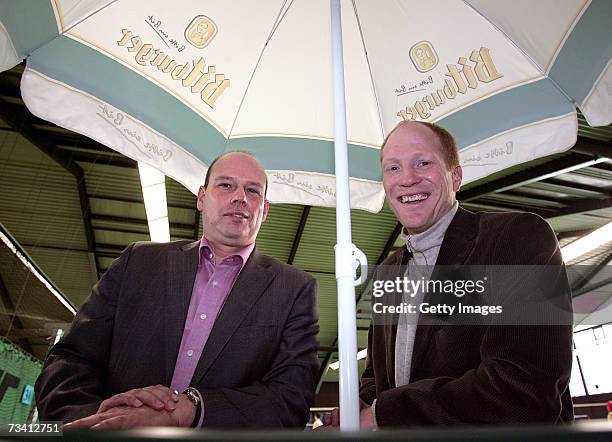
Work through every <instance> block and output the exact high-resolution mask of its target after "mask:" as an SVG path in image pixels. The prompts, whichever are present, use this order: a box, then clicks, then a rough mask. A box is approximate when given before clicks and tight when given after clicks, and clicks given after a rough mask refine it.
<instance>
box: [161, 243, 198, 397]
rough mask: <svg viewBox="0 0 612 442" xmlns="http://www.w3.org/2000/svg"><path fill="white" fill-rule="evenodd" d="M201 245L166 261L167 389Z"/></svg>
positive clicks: (185, 248) (190, 246)
mask: <svg viewBox="0 0 612 442" xmlns="http://www.w3.org/2000/svg"><path fill="white" fill-rule="evenodd" d="M199 246H200V241H196V242H192V243H189V244H186V245H185V246H183V247H182V248H180V249H174V250H171V251H170V253H169V254H168V258H167V267H166V268H167V272H168V277H167V279H166V281H167V290H166V293H165V300H164V309H165V313H164V327H165V340H164V345H165V353H166V358H165V360H166V367H165V370H166V371H165V379H166V385H170V382H171V381H172V374H173V373H174V366H175V364H176V358H177V355H178V350H179V347H180V345H181V339H182V337H183V330H184V328H185V319H186V318H187V310H189V302H190V300H191V292H192V290H193V284H194V282H195V277H196V273H197V270H198V261H199V257H198V253H199V250H200V247H199Z"/></svg>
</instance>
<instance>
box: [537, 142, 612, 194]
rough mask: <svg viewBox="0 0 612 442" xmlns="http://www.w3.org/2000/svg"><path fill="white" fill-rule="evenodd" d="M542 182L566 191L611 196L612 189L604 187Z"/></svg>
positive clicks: (550, 180)
mask: <svg viewBox="0 0 612 442" xmlns="http://www.w3.org/2000/svg"><path fill="white" fill-rule="evenodd" d="M611 149H612V148H611ZM542 182H543V183H546V184H552V185H555V186H561V187H565V188H567V189H577V190H585V191H587V192H596V193H601V194H604V195H609V196H612V187H610V188H605V187H597V186H590V185H588V184H582V183H576V182H568V181H563V180H560V179H557V178H549V179H547V180H542Z"/></svg>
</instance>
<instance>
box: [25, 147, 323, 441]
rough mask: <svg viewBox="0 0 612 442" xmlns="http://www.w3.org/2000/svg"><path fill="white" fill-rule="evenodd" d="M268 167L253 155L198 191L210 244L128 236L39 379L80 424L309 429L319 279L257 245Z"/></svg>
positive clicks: (43, 395) (39, 389)
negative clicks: (127, 242) (136, 239)
mask: <svg viewBox="0 0 612 442" xmlns="http://www.w3.org/2000/svg"><path fill="white" fill-rule="evenodd" d="M266 187H267V178H266V174H265V172H264V170H263V168H262V167H261V165H260V164H259V162H258V161H257V160H256V159H255V158H254V157H253V156H252V155H250V154H247V153H244V152H229V153H226V154H224V155H222V156H221V157H219V158H218V159H216V160H215V161H214V162H213V164H212V165H211V167H210V168H209V170H208V173H207V175H206V184H205V185H204V186H202V187H200V190H199V193H198V198H197V208H198V210H200V211H201V212H202V223H203V230H204V235H203V237H202V239H201V240H200V241H197V242H192V243H190V242H188V241H175V242H171V243H162V244H159V243H149V242H141V243H135V244H131V245H130V246H128V247H127V249H126V250H125V251H124V252H123V253H122V255H121V256H120V257H119V258H118V259H117V260H116V261H115V262H114V263H113V264H112V266H111V267H110V268H109V269H108V271H107V272H106V273H105V274H104V276H103V277H102V279H101V280H100V281H99V282H98V283H97V284H96V285H95V286H94V288H93V290H92V293H91V295H90V296H89V298H88V299H87V300H86V301H85V303H84V304H83V306H82V307H81V309H80V310H79V312H78V313H77V315H76V317H75V319H74V322H73V324H72V327H71V330H70V332H69V333H68V334H67V335H66V336H64V338H63V339H62V340H61V341H60V342H59V343H58V344H56V345H55V346H54V347H53V349H52V350H51V352H50V353H49V355H48V357H47V359H46V361H45V365H44V368H43V371H42V373H41V375H40V377H39V378H38V380H37V382H36V398H37V407H38V410H39V416H40V418H41V419H42V420H50V421H63V422H72V423H70V424H68V425H66V426H65V428H67V429H72V428H96V429H111V428H131V427H138V426H145V425H153V426H187V427H189V426H192V427H269V428H273V427H298V428H303V427H304V426H305V424H306V421H307V418H308V412H309V408H310V406H311V405H312V403H313V400H314V386H315V378H316V374H317V372H318V360H317V355H316V352H317V349H318V343H317V340H316V334H317V332H318V325H317V315H316V310H315V309H316V282H315V280H314V279H313V278H312V277H311V276H309V275H308V274H306V273H305V272H302V271H300V270H297V269H295V268H293V267H291V266H289V265H287V264H284V263H281V262H279V261H277V260H275V259H273V258H271V257H268V256H265V255H262V254H260V253H259V252H257V250H256V249H255V239H256V237H257V234H258V232H259V229H260V226H261V223H262V222H263V221H264V220H265V219H266V216H267V214H268V201H267V200H266V199H265V194H266Z"/></svg>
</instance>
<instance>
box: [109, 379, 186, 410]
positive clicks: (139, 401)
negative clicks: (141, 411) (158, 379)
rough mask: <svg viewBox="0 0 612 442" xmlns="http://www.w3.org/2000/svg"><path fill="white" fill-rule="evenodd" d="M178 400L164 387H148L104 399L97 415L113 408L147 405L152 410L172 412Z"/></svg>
mask: <svg viewBox="0 0 612 442" xmlns="http://www.w3.org/2000/svg"><path fill="white" fill-rule="evenodd" d="M178 400H179V395H178V394H176V392H175V391H174V390H171V389H170V388H168V387H166V386H164V385H150V386H148V387H144V388H135V389H133V390H129V391H126V392H124V393H119V394H116V395H114V396H112V397H110V398H108V399H106V400H105V401H103V402H102V403H101V404H100V408H98V413H103V412H105V411H107V410H110V409H111V408H114V407H120V406H128V407H134V408H138V407H141V406H143V405H147V406H149V407H151V408H153V409H154V410H164V409H165V410H167V411H174V410H175V409H176V403H177V402H178Z"/></svg>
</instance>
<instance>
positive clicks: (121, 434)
mask: <svg viewBox="0 0 612 442" xmlns="http://www.w3.org/2000/svg"><path fill="white" fill-rule="evenodd" d="M0 439H3V440H27V441H31V442H33V441H43V442H44V441H48V442H50V441H52V440H54V439H58V438H57V437H53V436H51V435H45V434H31V433H28V434H24V433H21V434H20V433H14V432H13V433H10V434H9V433H7V432H2V433H1V434H0ZM62 440H72V441H75V442H76V441H79V442H80V441H155V442H161V441H178V440H190V441H191V440H192V441H196V440H197V441H213V440H214V441H227V442H234V441H240V442H256V441H266V442H267V441H270V442H285V441H286V442H289V441H291V442H295V441H302V440H303V441H334V440H337V441H351V442H352V441H355V442H358V441H368V442H372V441H378V440H380V441H403V440H406V441H408V440H409V441H411V442H434V441H441V442H444V441H448V442H462V441H466V442H467V441H470V442H494V441H495V442H519V441H520V442H530V441H533V442H570V441H571V442H575V441H589V442H595V441H597V442H599V441H601V442H604V441H605V442H612V421H589V422H577V423H575V424H572V425H565V426H551V425H549V426H520V427H516V426H514V427H503V426H496V427H491V426H487V427H462V428H444V429H441V428H427V429H420V428H416V429H406V430H402V431H385V430H380V431H376V432H363V433H348V432H321V431H314V432H313V431H208V430H191V429H184V428H145V429H137V430H129V431H83V430H80V431H75V430H73V431H66V432H64V433H63V437H62Z"/></svg>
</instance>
